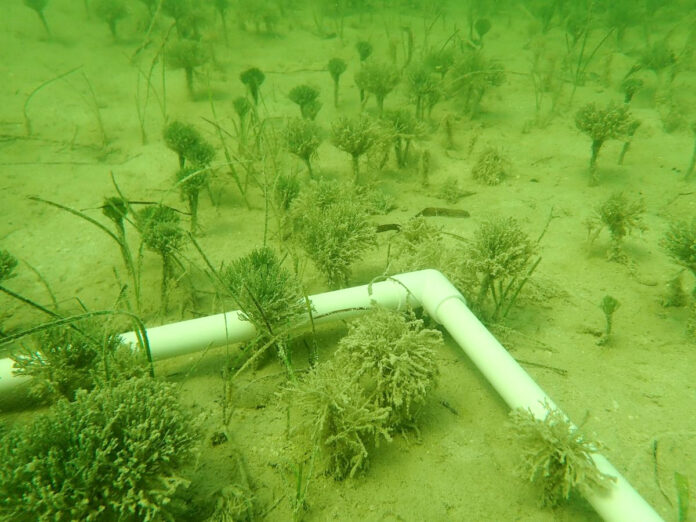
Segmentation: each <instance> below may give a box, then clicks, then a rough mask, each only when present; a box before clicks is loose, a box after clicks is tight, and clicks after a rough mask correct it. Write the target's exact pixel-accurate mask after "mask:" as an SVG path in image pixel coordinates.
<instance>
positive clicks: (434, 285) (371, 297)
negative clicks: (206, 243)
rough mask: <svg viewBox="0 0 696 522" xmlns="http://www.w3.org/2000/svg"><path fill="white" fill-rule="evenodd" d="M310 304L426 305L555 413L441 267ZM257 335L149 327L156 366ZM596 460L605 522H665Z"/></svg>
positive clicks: (510, 388)
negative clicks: (602, 477) (602, 478)
mask: <svg viewBox="0 0 696 522" xmlns="http://www.w3.org/2000/svg"><path fill="white" fill-rule="evenodd" d="M310 300H311V303H312V308H313V313H312V316H313V320H314V323H315V324H320V323H325V322H331V321H336V320H339V319H350V318H352V317H356V316H358V315H361V314H363V313H365V312H366V311H368V310H369V309H371V308H373V307H375V306H381V307H385V308H390V309H394V310H404V309H406V308H408V307H414V308H415V307H423V309H424V310H425V311H426V312H427V313H428V314H429V315H430V316H431V317H432V318H433V319H434V320H435V321H437V322H438V323H439V324H441V325H443V326H444V327H445V328H446V329H447V331H448V332H449V333H450V335H451V336H452V337H453V338H454V340H455V341H456V342H457V344H459V346H460V347H461V348H462V350H463V351H464V352H465V353H466V354H467V355H468V356H469V358H470V359H471V360H472V361H473V362H474V364H475V365H476V366H477V367H478V369H479V370H480V371H481V373H482V374H483V376H484V377H485V378H486V379H487V380H488V381H489V382H490V384H491V385H492V386H493V388H495V390H496V391H497V392H498V393H499V394H500V396H501V397H502V398H503V400H504V401H505V402H506V403H507V405H508V406H509V407H510V408H512V409H515V408H522V409H524V410H529V411H531V413H532V414H533V415H534V416H535V417H536V418H538V419H542V420H543V419H544V418H545V417H546V415H547V413H548V410H547V408H553V409H558V408H557V407H556V405H555V404H554V403H553V401H552V400H551V398H550V397H549V396H548V395H546V393H544V391H543V390H542V389H541V388H540V387H539V386H538V385H537V383H536V382H534V380H533V379H532V378H531V377H530V376H529V375H528V374H527V372H525V371H524V370H523V369H522V367H521V366H520V365H519V364H518V363H517V361H515V359H514V358H513V357H512V356H511V355H510V354H509V353H508V351H507V350H506V349H505V348H504V347H503V346H502V345H501V344H500V343H499V342H498V340H497V339H496V338H495V337H493V335H492V334H491V333H490V332H489V331H488V330H487V329H486V327H485V326H484V325H483V324H481V322H480V321H479V320H478V319H477V318H476V316H475V315H474V314H473V313H472V312H471V310H469V308H468V307H467V306H466V301H465V299H464V297H463V296H462V294H461V293H460V292H459V290H457V289H456V288H455V287H454V285H452V283H450V282H449V281H448V280H447V278H446V277H445V276H444V275H442V274H441V273H440V272H438V271H436V270H420V271H417V272H409V273H405V274H399V275H395V276H392V277H389V278H387V279H385V280H383V281H380V282H376V283H370V284H368V285H362V286H356V287H353V288H345V289H342V290H336V291H333V292H326V293H322V294H317V295H314V296H311V297H310ZM255 335H256V330H255V328H254V326H253V325H252V324H251V322H249V321H248V320H247V319H246V317H245V316H244V314H243V313H242V312H239V311H234V312H227V313H223V314H218V315H213V316H209V317H201V318H198V319H191V320H188V321H183V322H180V323H174V324H170V325H164V326H157V327H154V328H149V329H148V330H147V337H148V341H149V345H150V353H151V355H152V360H153V361H157V360H161V359H167V358H169V357H175V356H178V355H183V354H187V353H193V352H196V351H200V350H204V349H206V348H210V347H214V346H224V345H226V344H233V343H237V342H242V341H247V340H250V339H252V338H253V337H254V336H255ZM121 337H122V339H123V341H124V342H126V343H130V344H132V345H134V346H135V345H136V344H137V337H136V334H135V332H127V333H124V334H122V335H121ZM8 361H9V363H8ZM11 368H12V364H11V361H10V360H9V359H5V360H0V393H2V392H5V391H6V390H8V389H9V388H13V387H14V385H15V384H19V383H20V382H23V381H25V380H26V377H17V376H14V375H13V374H12V370H11ZM545 405H546V406H545ZM592 459H593V461H594V463H595V464H596V466H597V468H598V469H599V471H601V472H602V473H605V474H607V475H609V476H611V477H614V479H615V480H614V481H612V482H610V483H609V485H608V490H607V491H605V492H594V491H586V492H583V493H584V495H585V498H586V499H587V500H588V502H589V503H590V504H591V505H592V506H593V507H594V509H595V510H596V511H597V513H598V514H599V515H600V516H601V517H602V518H603V519H604V520H606V521H607V522H638V521H640V522H652V521H655V522H657V521H662V518H661V517H660V516H659V515H658V514H657V512H656V511H655V510H654V509H653V508H652V507H651V506H650V505H649V504H648V503H647V502H646V501H645V500H644V499H643V498H642V497H641V496H640V495H639V494H638V492H637V491H636V490H635V489H633V487H632V486H631V485H630V484H629V483H628V481H627V480H626V479H625V478H624V477H623V476H622V475H621V474H620V473H619V472H618V470H617V469H616V468H615V467H614V466H613V465H612V464H611V463H610V462H609V461H608V460H607V459H606V458H605V457H603V456H602V455H601V454H599V453H593V454H592Z"/></svg>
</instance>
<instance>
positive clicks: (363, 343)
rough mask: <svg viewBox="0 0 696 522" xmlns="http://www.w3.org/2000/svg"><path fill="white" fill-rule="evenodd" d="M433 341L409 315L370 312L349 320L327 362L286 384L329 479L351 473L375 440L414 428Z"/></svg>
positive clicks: (437, 336)
mask: <svg viewBox="0 0 696 522" xmlns="http://www.w3.org/2000/svg"><path fill="white" fill-rule="evenodd" d="M441 345H442V334H441V333H440V332H439V331H437V330H431V329H427V328H424V326H423V321H421V320H419V319H416V318H415V317H414V316H413V315H412V313H411V312H409V313H407V314H402V313H401V312H395V311H390V310H380V309H378V310H375V311H373V312H371V313H370V314H369V315H367V316H366V317H365V318H364V319H361V320H360V321H356V322H354V323H353V324H352V325H351V327H350V329H349V331H348V334H347V335H346V336H345V337H343V339H341V342H340V343H339V348H338V351H337V352H336V354H335V356H334V359H332V360H330V361H328V362H324V363H321V364H319V365H318V366H317V367H316V368H315V369H313V370H311V371H310V373H309V375H308V376H307V377H306V378H305V379H304V380H303V381H301V382H300V383H298V384H296V385H295V386H294V387H292V388H290V389H289V394H288V397H287V399H288V401H290V402H291V404H293V405H294V406H296V407H299V408H300V409H301V410H304V411H306V412H308V415H309V416H308V417H307V419H306V420H305V426H304V427H305V429H306V431H308V432H309V437H310V439H311V440H312V441H313V444H314V445H315V446H317V447H318V448H319V449H321V450H322V452H323V454H324V455H325V458H326V469H327V471H328V472H329V473H330V474H331V475H332V476H333V477H334V478H336V479H338V480H341V479H344V478H347V477H353V476H355V474H356V473H358V472H359V471H362V470H364V469H366V467H367V466H368V464H369V456H370V454H371V453H372V452H373V451H374V450H375V448H376V447H377V446H378V445H379V443H380V441H382V442H385V441H386V442H388V441H391V437H392V434H394V433H395V432H400V431H402V430H406V429H417V421H418V413H419V410H420V408H421V407H422V406H423V405H424V404H425V401H426V398H427V396H428V393H429V392H430V391H431V390H432V388H433V387H434V386H435V379H436V376H437V363H436V360H435V353H436V350H437V349H438V347H440V346H441Z"/></svg>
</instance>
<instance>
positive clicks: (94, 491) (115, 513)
mask: <svg viewBox="0 0 696 522" xmlns="http://www.w3.org/2000/svg"><path fill="white" fill-rule="evenodd" d="M177 401H178V398H177V394H176V392H175V391H174V387H173V386H172V385H170V384H165V383H162V382H158V381H155V380H152V379H150V378H147V377H146V378H137V379H128V380H124V381H123V382H121V383H120V384H118V385H115V386H113V387H105V388H101V389H99V390H96V391H94V392H92V393H88V392H86V391H84V390H83V391H80V392H78V393H77V394H76V395H75V397H74V401H73V402H69V401H67V400H60V401H58V402H57V403H56V404H55V405H54V407H53V409H52V410H51V411H50V412H49V413H44V414H40V415H38V416H37V417H36V418H34V419H33V420H32V421H31V422H30V423H29V424H26V425H23V426H18V427H15V428H12V429H10V430H8V431H5V432H4V433H3V434H2V436H1V437H0V441H1V444H0V453H1V454H2V459H1V462H2V463H1V464H0V493H2V499H1V500H0V514H2V515H3V518H6V519H7V520H29V519H32V520H48V519H56V520H65V519H71V520H114V519H121V520H124V519H138V520H158V519H167V518H173V517H174V514H175V513H177V506H176V503H175V502H173V500H174V496H175V495H176V493H177V490H179V488H181V487H185V486H187V485H188V481H187V480H186V479H185V478H183V477H182V476H181V468H182V467H184V466H185V465H187V464H189V463H190V462H191V461H192V459H193V457H194V451H195V447H196V440H197V438H198V436H199V433H198V427H197V426H196V424H195V423H193V422H192V421H191V420H190V418H189V415H188V414H187V413H186V412H185V411H184V410H183V409H182V407H181V406H180V405H179V404H178V402H177Z"/></svg>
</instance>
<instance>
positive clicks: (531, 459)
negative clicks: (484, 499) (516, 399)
mask: <svg viewBox="0 0 696 522" xmlns="http://www.w3.org/2000/svg"><path fill="white" fill-rule="evenodd" d="M510 424H511V429H512V430H513V432H514V433H515V436H516V439H517V440H516V442H517V444H518V445H519V446H520V450H521V451H522V461H521V463H520V467H519V474H520V476H521V477H522V478H525V479H527V480H529V481H530V482H532V483H533V484H535V485H536V486H537V488H538V490H539V504H540V505H541V506H544V507H547V506H548V507H555V506H558V505H559V504H562V503H564V502H567V501H568V499H569V497H570V495H571V493H572V492H574V491H579V492H581V493H582V492H583V491H586V490H588V489H591V490H595V491H603V490H606V489H607V487H608V485H609V484H610V483H611V481H612V480H613V478H612V477H609V476H607V475H605V474H603V473H602V472H600V471H599V470H598V469H597V466H596V464H595V463H594V461H593V460H592V453H596V452H597V451H599V449H600V448H601V446H600V444H599V443H597V442H595V441H593V440H592V439H590V438H588V437H586V436H585V435H584V434H583V433H582V432H581V431H580V430H579V428H577V427H574V426H572V425H571V423H570V421H568V419H566V417H565V416H564V415H563V414H562V413H561V412H560V411H558V410H555V409H549V411H548V412H547V414H546V416H545V417H544V419H538V418H535V417H534V415H533V414H532V413H531V412H530V411H523V410H515V411H513V412H511V413H510Z"/></svg>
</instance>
